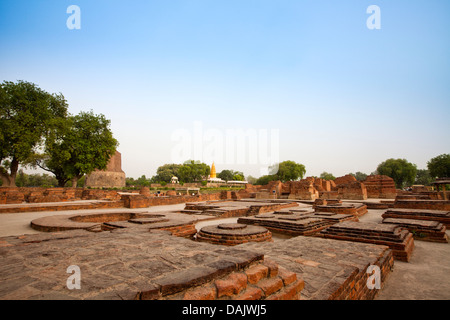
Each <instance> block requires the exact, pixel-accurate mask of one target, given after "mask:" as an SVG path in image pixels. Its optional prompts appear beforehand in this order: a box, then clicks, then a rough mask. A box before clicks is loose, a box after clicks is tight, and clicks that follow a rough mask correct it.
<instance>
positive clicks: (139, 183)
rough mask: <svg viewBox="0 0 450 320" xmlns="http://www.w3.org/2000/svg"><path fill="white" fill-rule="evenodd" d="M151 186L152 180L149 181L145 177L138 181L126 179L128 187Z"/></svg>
mask: <svg viewBox="0 0 450 320" xmlns="http://www.w3.org/2000/svg"><path fill="white" fill-rule="evenodd" d="M150 184H151V181H150V179H147V177H146V176H145V175H142V176H140V177H139V178H137V179H134V178H131V177H127V178H125V185H126V186H127V187H149V186H150Z"/></svg>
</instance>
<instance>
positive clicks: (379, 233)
mask: <svg viewBox="0 0 450 320" xmlns="http://www.w3.org/2000/svg"><path fill="white" fill-rule="evenodd" d="M320 236H323V237H325V238H330V239H336V240H348V241H357V242H366V243H373V244H379V245H386V246H389V247H390V248H391V249H392V250H393V255H394V257H395V258H396V259H398V260H401V261H409V259H410V257H411V255H412V252H413V250H414V239H413V236H412V233H410V232H409V231H408V230H407V229H404V228H401V227H399V226H397V225H388V224H381V223H368V222H365V223H363V222H354V221H344V222H340V223H338V224H335V225H332V226H330V227H328V228H326V229H324V230H322V231H321V232H320Z"/></svg>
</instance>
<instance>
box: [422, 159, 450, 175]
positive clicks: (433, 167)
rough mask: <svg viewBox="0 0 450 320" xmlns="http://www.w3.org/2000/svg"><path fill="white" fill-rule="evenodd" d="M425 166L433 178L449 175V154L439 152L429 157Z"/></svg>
mask: <svg viewBox="0 0 450 320" xmlns="http://www.w3.org/2000/svg"><path fill="white" fill-rule="evenodd" d="M427 167H428V170H429V171H430V176H431V177H432V178H433V179H434V178H447V177H450V154H448V153H447V154H441V155H439V156H437V157H434V158H432V159H430V161H428V162H427Z"/></svg>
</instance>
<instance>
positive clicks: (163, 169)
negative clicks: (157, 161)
mask: <svg viewBox="0 0 450 320" xmlns="http://www.w3.org/2000/svg"><path fill="white" fill-rule="evenodd" d="M180 167H181V164H165V165H162V166H160V167H158V169H157V170H156V176H153V178H152V181H154V182H156V183H160V182H166V183H170V181H171V180H172V177H173V176H175V177H177V178H179V176H178V170H179V168H180Z"/></svg>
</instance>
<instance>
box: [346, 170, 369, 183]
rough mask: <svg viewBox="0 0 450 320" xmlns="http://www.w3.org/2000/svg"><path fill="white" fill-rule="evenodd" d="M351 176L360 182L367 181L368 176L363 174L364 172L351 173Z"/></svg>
mask: <svg viewBox="0 0 450 320" xmlns="http://www.w3.org/2000/svg"><path fill="white" fill-rule="evenodd" d="M349 175H352V176H354V177H355V179H356V180H358V181H364V180H366V179H367V174H365V173H363V172H360V171H358V172H356V173H349Z"/></svg>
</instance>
